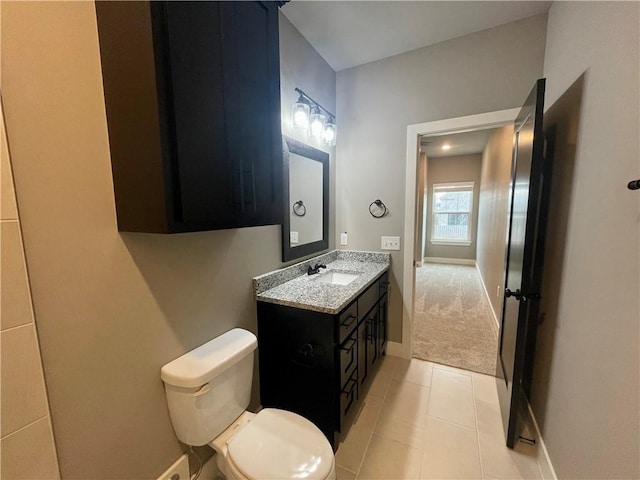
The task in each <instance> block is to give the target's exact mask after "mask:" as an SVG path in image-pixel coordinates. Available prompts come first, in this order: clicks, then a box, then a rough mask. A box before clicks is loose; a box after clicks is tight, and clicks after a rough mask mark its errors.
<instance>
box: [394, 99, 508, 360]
mask: <svg viewBox="0 0 640 480" xmlns="http://www.w3.org/2000/svg"><path fill="white" fill-rule="evenodd" d="M518 111H519V109H510V110H501V111H497V112H489V113H483V114H478V115H470V116H467V117H458V118H452V119H447V120H440V121H435V122H427V123H421V124H415V125H409V126H408V127H407V155H406V185H408V186H409V185H412V186H413V188H407V192H406V197H405V232H404V236H405V239H406V240H405V241H406V245H405V246H406V248H405V251H404V259H403V260H404V261H403V266H404V272H403V284H404V287H405V288H404V292H403V303H404V305H405V308H404V311H403V322H402V324H403V325H402V326H403V330H402V332H403V333H402V343H401V344H400V345H397V346H396V352H397V353H399V354H400V355H401V356H403V357H405V358H411V357H412V356H413V354H414V333H415V328H414V320H415V303H416V269H417V268H419V266H420V265H422V261H423V244H424V243H425V242H424V236H423V235H422V233H423V232H422V231H421V229H418V228H416V225H421V222H420V221H419V219H418V216H419V215H422V216H423V217H424V213H423V211H422V210H421V209H420V208H419V205H420V203H421V198H420V197H421V196H423V194H422V192H418V188H417V185H418V183H417V182H418V171H419V158H420V155H419V144H420V138H421V137H423V136H436V135H444V134H454V133H463V132H470V131H474V130H482V129H489V128H496V127H503V126H506V125H511V124H513V120H514V119H515V118H516V115H517V114H518ZM427 175H428V173H427ZM419 231H420V233H421V234H420V235H417V232H419ZM497 294H498V296H500V294H501V292H497ZM495 313H496V314H498V315H499V312H495ZM498 318H499V317H498ZM494 353H495V352H494Z"/></svg>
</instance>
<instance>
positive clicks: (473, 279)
mask: <svg viewBox="0 0 640 480" xmlns="http://www.w3.org/2000/svg"><path fill="white" fill-rule="evenodd" d="M415 298H416V300H415V302H416V303H415V316H414V328H413V331H414V334H413V356H414V357H415V358H419V359H422V360H428V361H430V362H435V363H440V364H444V365H450V366H453V367H458V368H462V369H464V370H470V371H474V372H479V373H484V374H487V375H495V371H496V352H497V350H498V331H497V330H498V329H497V325H496V322H495V321H494V319H493V314H492V312H491V307H490V305H489V303H488V301H487V298H486V296H485V293H484V288H483V286H482V280H481V279H480V274H479V273H478V270H477V269H476V268H475V267H473V266H470V265H452V264H441V263H425V264H424V265H423V266H422V267H420V268H417V269H416V296H415Z"/></svg>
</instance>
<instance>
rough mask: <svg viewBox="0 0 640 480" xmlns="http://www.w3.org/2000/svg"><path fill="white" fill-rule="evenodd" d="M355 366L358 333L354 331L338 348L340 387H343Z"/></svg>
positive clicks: (356, 361) (356, 363) (356, 364)
mask: <svg viewBox="0 0 640 480" xmlns="http://www.w3.org/2000/svg"><path fill="white" fill-rule="evenodd" d="M357 366H358V331H357V330H354V331H353V332H352V333H351V335H349V337H348V338H347V340H346V341H345V342H344V343H343V344H342V345H341V346H340V386H342V387H344V386H345V384H346V383H347V382H348V381H349V378H350V377H351V375H352V374H353V370H354V369H355V368H356V367H357Z"/></svg>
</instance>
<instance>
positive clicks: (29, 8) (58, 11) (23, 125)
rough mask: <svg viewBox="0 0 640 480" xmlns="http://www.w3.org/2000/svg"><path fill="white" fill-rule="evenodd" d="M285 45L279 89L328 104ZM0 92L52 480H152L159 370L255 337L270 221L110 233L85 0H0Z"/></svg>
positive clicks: (274, 245) (317, 67)
mask: <svg viewBox="0 0 640 480" xmlns="http://www.w3.org/2000/svg"><path fill="white" fill-rule="evenodd" d="M290 42H294V43H296V44H297V43H301V44H302V45H290ZM282 43H283V49H282V56H283V61H282V65H283V82H282V83H283V85H288V84H289V83H291V82H290V81H289V80H288V79H289V78H294V77H295V83H296V84H297V85H299V86H300V87H301V88H303V89H304V88H305V86H306V84H314V85H316V84H315V83H313V82H318V78H321V79H324V80H325V81H326V83H319V84H317V86H318V91H317V93H316V94H317V95H318V99H319V100H320V99H322V100H321V101H326V102H327V103H328V104H329V105H331V104H333V103H334V102H335V99H334V91H335V90H334V88H335V76H334V74H333V73H332V70H331V69H330V68H329V67H328V65H327V64H326V63H325V62H324V61H322V60H321V59H320V57H319V56H318V55H317V54H316V55H315V56H314V55H309V53H313V50H312V49H309V47H308V46H305V45H304V40H303V39H302V37H301V36H300V35H299V34H298V33H297V32H295V31H292V29H291V27H290V25H288V24H287V22H286V21H283V31H282ZM18 66H19V68H18ZM305 82H306V83H305ZM2 97H3V102H4V106H5V114H6V126H7V133H8V141H9V146H10V149H11V154H12V161H13V163H14V178H15V186H16V195H17V201H18V208H19V211H20V215H21V221H22V228H23V234H24V245H25V253H26V261H27V266H28V271H29V275H30V278H31V283H32V293H33V304H34V308H35V319H36V325H37V331H38V336H39V340H40V344H41V349H42V358H43V366H44V372H45V379H46V385H47V390H48V394H49V400H50V407H51V415H52V419H53V427H54V435H55V439H56V444H57V448H58V454H59V462H60V468H61V473H62V477H63V478H69V479H71V478H83V479H84V478H96V479H99V478H135V479H139V478H157V477H158V476H159V475H160V474H161V473H162V472H163V471H164V470H165V469H166V468H168V467H169V466H170V465H171V464H172V463H173V462H174V461H175V460H176V459H177V458H178V456H179V455H180V454H181V452H182V449H181V446H180V445H179V443H178V441H177V439H176V438H175V436H174V434H173V430H172V427H171V423H170V420H169V416H168V412H167V407H166V402H165V396H164V391H163V386H162V382H161V381H160V377H159V373H160V367H161V366H162V365H163V364H165V363H166V362H168V361H170V360H172V359H173V358H175V357H177V356H179V355H181V354H183V353H185V352H186V351H188V350H190V349H192V348H194V347H196V346H198V345H200V344H202V343H204V342H205V341H207V340H209V339H211V338H213V337H215V336H217V335H219V334H221V333H223V332H224V331H226V330H229V329H230V328H233V327H244V328H248V329H249V330H252V331H255V330H256V309H255V302H254V300H253V294H252V286H251V278H252V277H253V276H255V275H258V274H261V273H265V272H267V271H270V270H273V269H275V268H279V267H280V266H281V265H282V264H281V261H280V259H281V253H280V252H281V248H280V227H279V226H267V227H257V228H245V229H238V230H224V231H217V232H202V233H194V234H181V235H149V234H119V233H118V232H117V228H116V217H115V207H114V199H113V183H112V179H111V168H110V161H109V145H108V137H107V126H106V117H105V110H104V97H103V91H102V77H101V70H100V57H99V48H98V36H97V29H96V18H95V9H94V5H93V2H43V3H37V2H3V4H2ZM289 105H290V98H289V97H288V96H287V95H283V110H287V111H288V108H289ZM24 355H26V353H24ZM256 377H257V375H256ZM3 393H4V392H3ZM253 397H254V398H253V404H254V405H255V404H256V403H257V400H258V399H257V390H256V389H255V385H254V395H253Z"/></svg>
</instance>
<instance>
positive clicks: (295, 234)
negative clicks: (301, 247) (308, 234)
mask: <svg viewBox="0 0 640 480" xmlns="http://www.w3.org/2000/svg"><path fill="white" fill-rule="evenodd" d="M289 242H290V243H298V232H289Z"/></svg>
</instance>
